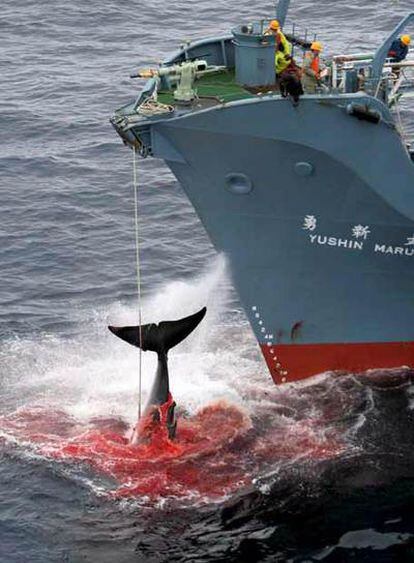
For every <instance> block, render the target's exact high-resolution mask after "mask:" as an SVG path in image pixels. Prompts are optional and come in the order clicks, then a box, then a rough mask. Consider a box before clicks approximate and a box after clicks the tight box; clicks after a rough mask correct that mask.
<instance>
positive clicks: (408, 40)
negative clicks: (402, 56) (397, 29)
mask: <svg viewBox="0 0 414 563" xmlns="http://www.w3.org/2000/svg"><path fill="white" fill-rule="evenodd" d="M401 42H402V43H404V45H409V44H410V43H411V37H410V36H409V35H401Z"/></svg>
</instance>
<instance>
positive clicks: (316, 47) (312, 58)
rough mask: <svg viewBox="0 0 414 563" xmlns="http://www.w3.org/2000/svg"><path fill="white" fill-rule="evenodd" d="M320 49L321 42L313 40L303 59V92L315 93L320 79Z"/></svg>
mask: <svg viewBox="0 0 414 563" xmlns="http://www.w3.org/2000/svg"><path fill="white" fill-rule="evenodd" d="M321 51H322V43H319V41H314V42H313V43H312V45H311V46H310V51H307V52H306V54H305V56H304V59H303V67H302V86H303V89H304V91H305V94H315V93H316V89H317V87H318V86H319V84H320V79H321V61H320V58H319V55H320V53H321Z"/></svg>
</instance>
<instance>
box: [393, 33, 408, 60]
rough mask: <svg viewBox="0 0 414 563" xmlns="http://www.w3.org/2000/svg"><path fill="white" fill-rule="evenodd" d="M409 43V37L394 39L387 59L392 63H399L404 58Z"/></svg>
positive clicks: (403, 36) (402, 36)
mask: <svg viewBox="0 0 414 563" xmlns="http://www.w3.org/2000/svg"><path fill="white" fill-rule="evenodd" d="M410 43H411V37H410V36H409V35H401V37H398V39H394V41H393V42H392V43H391V47H390V50H389V51H388V58H390V59H391V62H392V63H400V62H401V61H403V60H404V59H405V58H406V56H407V55H408V47H409V46H410Z"/></svg>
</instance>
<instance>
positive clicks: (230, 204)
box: [111, 0, 414, 383]
mask: <svg viewBox="0 0 414 563" xmlns="http://www.w3.org/2000/svg"><path fill="white" fill-rule="evenodd" d="M288 5H289V2H288V1H283V0H282V1H281V2H280V3H279V6H278V10H277V17H278V20H279V21H280V22H281V24H282V25H283V24H284V23H285V18H286V13H287V8H288ZM269 19H270V18H269ZM413 21H414V14H410V15H408V16H407V17H406V18H404V19H403V20H402V21H401V22H400V24H399V25H398V26H397V27H396V28H395V29H394V30H393V31H392V32H391V33H390V34H389V36H388V37H387V38H386V39H385V40H384V42H383V44H382V45H380V46H379V47H378V48H377V49H376V50H375V51H374V52H372V53H357V54H351V55H346V56H345V55H338V56H334V57H332V58H331V60H329V61H327V63H328V67H329V69H330V72H329V74H328V76H327V77H326V79H325V81H324V82H323V83H321V85H320V88H319V90H318V91H317V93H316V94H312V95H304V96H302V97H301V98H300V101H299V103H298V104H294V103H292V101H291V100H290V99H289V98H284V97H282V96H281V94H280V92H279V89H278V85H277V81H276V77H275V70H274V56H275V43H274V38H273V37H271V36H269V35H267V34H266V33H265V30H266V28H267V26H268V23H269V21H268V20H260V21H256V22H247V23H243V24H241V25H239V26H237V27H235V28H234V29H233V30H232V33H231V34H229V35H228V36H224V37H218V38H211V39H204V40H200V41H197V42H193V43H187V44H185V45H183V46H182V47H181V48H180V49H179V50H178V51H177V53H175V54H174V55H173V56H172V57H171V58H169V59H168V60H167V61H165V62H164V63H163V64H162V65H161V66H160V67H159V68H158V69H155V70H151V71H147V72H143V73H141V74H142V75H147V76H148V77H149V80H148V81H147V82H146V84H145V86H144V87H143V89H142V91H141V92H140V94H139V96H138V98H137V99H136V100H135V101H134V102H133V103H131V104H129V105H127V106H125V107H123V108H120V109H119V110H117V111H116V112H115V114H114V116H113V117H112V119H111V121H112V124H113V125H114V127H115V129H116V130H117V132H118V133H119V135H120V136H121V138H122V139H123V140H124V142H125V143H126V144H127V145H129V146H131V147H134V148H135V149H136V150H137V151H138V152H139V153H140V154H141V156H143V157H146V156H152V157H156V158H161V159H163V160H164V161H165V162H166V163H167V165H168V166H169V168H170V169H171V170H172V172H173V174H174V175H175V176H176V177H177V179H178V180H179V181H180V183H181V185H182V186H183V188H184V190H185V192H186V194H187V196H188V198H189V199H190V201H191V202H192V204H193V206H194V208H195V210H196V212H197V214H198V216H199V217H200V219H201V221H202V223H203V225H204V226H205V228H206V231H207V232H208V234H209V236H210V238H211V240H212V242H213V244H214V245H215V247H216V249H217V250H218V251H219V252H224V253H225V254H226V256H227V257H228V261H229V264H230V269H231V274H232V277H233V280H234V285H235V287H236V289H237V290H238V293H239V295H240V298H241V302H242V304H243V306H244V308H245V311H246V314H247V316H248V318H249V320H250V323H251V326H252V329H253V330H254V333H255V335H256V338H257V340H258V343H259V345H260V347H261V349H262V352H263V354H264V357H265V359H266V362H267V365H268V367H269V370H270V372H271V374H272V377H273V379H274V381H275V382H276V383H282V382H289V381H293V380H297V379H302V378H305V377H308V376H311V375H314V374H317V373H320V372H324V371H327V370H328V371H329V370H343V371H354V372H356V371H358V372H359V371H363V370H367V369H370V368H392V367H400V366H403V365H405V366H414V324H413V322H412V318H413V317H414V266H413V265H414V163H413V160H412V158H411V157H412V153H411V147H410V146H409V145H407V142H406V139H405V138H404V137H403V136H402V134H401V130H400V127H399V123H398V120H397V119H396V112H395V108H396V107H398V101H399V98H400V96H401V95H402V93H404V92H405V91H408V90H410V88H411V87H412V80H410V78H409V70H410V69H411V68H412V67H413V66H414V63H413V62H412V61H410V60H409V59H408V60H406V61H404V62H403V63H399V64H395V63H392V62H391V61H389V59H387V54H388V51H389V47H390V45H391V43H392V41H393V39H394V38H396V37H397V36H398V35H399V34H400V33H402V31H403V30H404V29H406V28H407V26H409V24H410V23H411V22H413ZM284 29H287V25H285V26H284ZM287 36H288V39H289V40H290V41H291V42H292V44H293V46H294V53H293V55H294V57H295V59H296V60H297V61H298V62H299V64H300V61H301V59H302V56H303V53H304V52H305V51H306V49H308V48H309V46H310V43H311V42H312V41H313V40H314V39H315V37H314V36H313V35H312V34H309V33H307V32H300V30H299V29H298V28H297V27H295V26H292V31H291V33H287Z"/></svg>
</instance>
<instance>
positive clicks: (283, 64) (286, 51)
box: [265, 20, 292, 74]
mask: <svg viewBox="0 0 414 563" xmlns="http://www.w3.org/2000/svg"><path fill="white" fill-rule="evenodd" d="M265 35H274V37H275V47H276V53H275V67H276V74H280V73H281V72H283V71H284V70H285V69H286V68H287V67H288V66H289V64H290V62H291V60H292V45H291V44H290V43H289V41H288V40H287V39H286V36H285V34H284V33H283V31H282V30H281V29H280V23H279V22H278V20H272V21H271V22H270V24H269V27H268V28H267V30H266V31H265Z"/></svg>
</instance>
